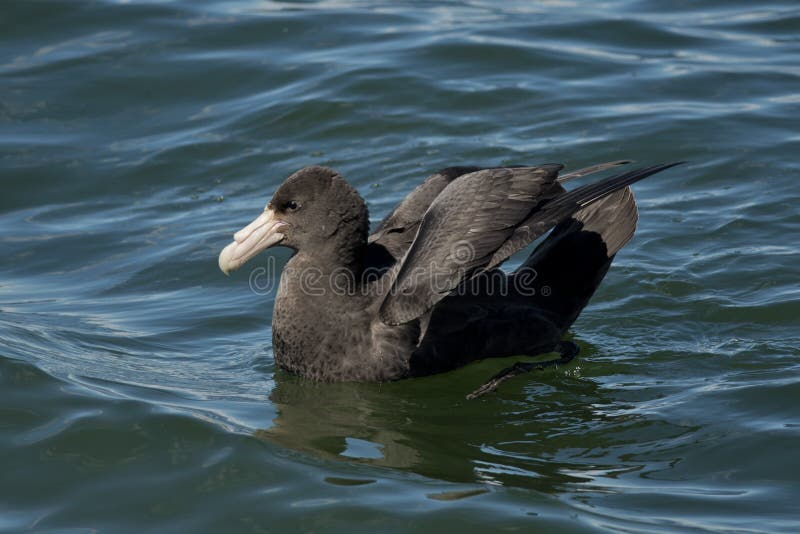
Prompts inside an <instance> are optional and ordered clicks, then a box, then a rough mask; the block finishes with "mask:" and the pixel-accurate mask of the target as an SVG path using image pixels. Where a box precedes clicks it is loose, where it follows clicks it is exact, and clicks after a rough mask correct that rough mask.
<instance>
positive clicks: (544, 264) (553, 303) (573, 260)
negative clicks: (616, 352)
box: [515, 187, 638, 330]
mask: <svg viewBox="0 0 800 534" xmlns="http://www.w3.org/2000/svg"><path fill="white" fill-rule="evenodd" d="M637 220H638V210H637V208H636V200H635V199H634V196H633V192H632V191H631V189H630V187H625V188H623V189H620V190H618V191H615V192H613V193H611V194H607V195H606V196H604V197H602V198H600V199H599V200H596V201H594V202H592V203H591V204H589V205H587V206H585V207H583V208H581V209H579V210H578V211H576V212H575V213H574V214H573V215H572V216H571V217H570V218H568V219H567V220H565V221H563V222H561V223H560V224H558V225H557V226H556V227H555V228H554V229H553V231H552V232H551V233H550V235H548V236H547V238H546V239H545V240H544V241H543V242H542V243H541V244H540V245H539V246H538V247H536V249H535V250H534V251H533V252H532V253H531V255H530V256H529V257H528V259H527V260H526V261H525V262H524V263H523V265H522V266H521V267H520V268H519V269H517V271H516V273H515V274H517V273H522V272H523V271H524V270H527V272H528V273H530V272H534V273H535V281H536V282H535V283H536V287H537V288H538V291H537V292H536V294H535V295H533V296H532V297H531V298H532V299H533V300H534V305H536V306H537V307H539V308H541V309H543V310H545V311H547V312H549V314H550V315H551V316H552V317H553V319H554V322H555V323H556V324H558V326H559V327H560V328H561V329H562V330H566V329H567V328H569V326H570V325H571V324H572V323H573V322H574V321H575V319H576V318H577V317H578V314H579V313H580V312H581V310H582V309H583V308H584V307H585V306H586V304H587V303H588V302H589V299H590V298H591V297H592V295H594V293H595V291H596V290H597V288H598V286H599V285H600V283H601V282H602V281H603V278H604V277H605V275H606V273H607V272H608V269H609V267H610V266H611V262H612V261H613V259H614V255H615V254H616V253H617V252H618V251H619V250H620V249H621V248H622V247H623V246H624V245H625V244H626V243H627V242H628V241H629V240H630V239H631V237H633V233H634V231H635V230H636V223H637ZM531 270H532V271H531Z"/></svg>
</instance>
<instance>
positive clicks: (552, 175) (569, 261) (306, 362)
mask: <svg viewBox="0 0 800 534" xmlns="http://www.w3.org/2000/svg"><path fill="white" fill-rule="evenodd" d="M628 163H630V161H629V160H618V161H612V162H608V163H600V164H596V165H592V166H590V167H586V168H582V169H579V170H576V171H573V172H569V173H562V171H563V169H564V166H563V165H561V164H554V163H550V164H539V165H531V166H499V167H481V166H455V167H447V168H445V169H442V170H440V171H438V172H435V173H433V174H432V175H430V176H428V177H427V178H426V179H425V180H424V181H422V182H421V183H420V184H419V185H418V186H417V187H416V188H414V189H413V190H412V191H411V192H410V193H409V194H408V195H407V196H406V197H405V198H404V199H403V200H402V201H400V203H399V204H398V205H397V206H396V207H395V208H394V209H393V210H392V211H391V212H390V213H389V214H388V215H386V217H385V218H384V219H383V220H382V221H381V222H380V224H378V226H377V227H376V228H375V230H374V231H373V232H371V233H370V231H369V228H370V220H369V211H368V208H367V204H366V202H365V200H364V198H363V197H362V196H361V195H360V194H359V193H358V191H357V190H356V189H355V188H354V187H353V186H352V185H350V184H349V183H348V182H347V181H346V180H345V179H344V178H343V177H342V176H341V175H340V174H339V173H338V172H337V171H335V170H333V169H331V168H328V167H324V166H319V165H312V166H308V167H304V168H302V169H300V170H298V171H296V172H295V173H293V174H291V175H290V176H289V177H288V178H287V179H286V180H285V181H284V182H283V184H282V185H280V186H279V187H278V188H277V190H276V191H275V193H274V194H273V196H272V198H271V199H270V200H269V201H268V202H267V204H266V206H265V208H264V210H263V212H262V213H261V214H260V215H259V216H258V217H257V218H256V219H255V220H253V221H252V222H251V223H250V224H248V225H247V226H245V227H244V228H242V229H241V230H239V231H238V232H236V233H235V234H234V240H233V241H232V242H231V243H230V244H228V245H227V246H226V247H224V249H223V250H222V251H221V252H220V254H219V258H218V263H219V267H220V269H221V270H222V271H223V272H224V273H225V274H226V275H227V274H229V273H230V272H232V271H234V270H236V269H238V268H240V267H241V266H242V265H244V264H245V263H246V262H247V261H248V260H250V259H252V258H253V257H254V256H256V255H257V254H259V253H260V252H262V251H264V250H266V249H268V248H270V247H274V246H282V247H288V248H289V249H291V250H292V251H293V254H292V256H291V258H290V259H289V260H288V262H287V263H286V264H285V266H284V267H283V270H282V272H281V275H280V281H279V283H278V289H277V294H276V296H275V305H274V309H273V315H272V342H273V352H274V357H275V362H276V363H277V365H278V366H280V367H281V368H283V369H285V370H287V371H289V372H291V373H294V374H297V375H301V376H303V377H305V378H308V379H311V380H314V381H322V382H340V381H353V382H387V381H394V380H399V379H406V378H413V377H420V376H426V375H431V374H435V373H443V372H447V371H451V370H453V369H456V368H458V367H461V366H464V365H467V364H469V363H470V362H473V361H476V360H482V359H486V358H498V357H509V356H522V355H525V356H534V355H539V354H544V353H550V352H556V353H558V354H559V358H556V359H553V360H549V361H546V362H538V363H533V362H527V361H521V362H517V363H516V364H514V366H512V367H509V368H506V369H503V370H502V371H501V372H499V373H497V374H496V375H494V376H492V377H491V378H490V379H489V380H487V381H486V382H485V383H484V384H482V385H481V386H480V387H478V388H476V389H475V390H474V391H472V392H470V393H469V395H467V397H468V398H477V397H479V396H482V395H485V394H486V393H489V392H491V391H495V390H496V389H497V388H498V387H499V385H500V384H502V383H503V382H505V381H506V380H508V379H510V378H512V377H514V376H518V375H520V374H523V373H526V372H529V371H531V370H534V369H542V368H545V367H548V366H554V365H558V364H562V363H567V362H569V361H571V360H572V359H573V358H574V357H575V356H576V355H577V354H578V352H579V348H578V347H577V345H575V344H574V343H572V342H571V341H565V340H564V339H563V338H564V336H565V335H566V334H567V331H568V330H569V328H570V327H571V326H572V324H573V323H574V322H575V320H576V319H577V317H578V315H579V314H580V312H581V311H582V310H583V309H584V307H585V306H586V305H587V303H588V302H589V299H590V298H591V297H592V295H593V294H594V293H595V290H596V289H597V288H598V286H599V285H600V283H601V281H602V280H603V278H604V276H605V275H606V273H607V271H608V269H609V267H610V265H611V263H612V261H613V259H614V257H615V255H616V254H617V252H618V251H619V250H620V249H621V248H622V247H623V246H624V245H625V244H626V243H627V242H628V241H629V240H630V239H631V237H632V236H633V234H634V231H635V229H636V224H637V221H638V210H637V206H636V201H635V199H634V196H633V193H632V191H631V188H630V186H631V185H632V184H634V183H635V182H638V181H639V180H642V179H644V178H646V177H648V176H651V175H653V174H656V173H658V172H661V171H664V170H666V169H669V168H671V167H673V166H675V165H678V164H680V163H683V162H677V163H668V164H658V165H651V166H647V167H642V168H637V169H633V170H630V171H627V172H618V173H617V174H615V175H613V176H610V177H607V178H603V179H600V180H598V181H595V182H593V183H588V184H586V185H582V186H579V187H576V188H573V189H571V190H567V189H566V188H565V187H564V184H565V183H566V182H568V181H570V180H572V179H575V178H580V177H583V176H587V175H590V174H594V173H597V172H601V171H607V170H609V169H614V170H616V171H619V169H617V167H619V166H621V165H625V164H628ZM543 236H546V237H544V238H543V239H542V240H541V242H540V243H539V244H538V245H537V246H536V247H535V248H534V249H533V251H532V252H531V253H530V255H529V256H528V257H527V259H526V260H525V261H524V262H522V263H521V265H520V266H519V267H517V268H516V269H514V270H513V271H511V272H506V271H505V270H503V269H502V268H501V266H502V264H503V262H504V261H505V260H507V259H508V258H509V257H511V256H512V255H513V254H514V253H516V252H518V251H521V250H522V249H524V248H525V247H527V246H528V245H530V244H532V243H533V242H534V241H536V240H538V239H539V238H542V237H543Z"/></svg>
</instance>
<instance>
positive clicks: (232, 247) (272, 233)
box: [219, 208, 286, 274]
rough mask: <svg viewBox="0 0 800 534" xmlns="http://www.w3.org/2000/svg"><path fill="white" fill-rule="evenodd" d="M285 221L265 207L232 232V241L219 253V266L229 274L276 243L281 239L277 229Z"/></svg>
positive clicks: (283, 224)
mask: <svg viewBox="0 0 800 534" xmlns="http://www.w3.org/2000/svg"><path fill="white" fill-rule="evenodd" d="M284 226H286V223H285V222H283V221H280V220H278V219H277V218H276V217H275V212H274V211H272V210H271V209H269V208H267V209H265V210H264V213H262V214H261V215H259V216H258V218H257V219H256V220H254V221H253V222H251V223H250V224H248V225H247V226H245V227H244V228H242V229H241V230H239V231H238V232H236V233H235V234H233V243H231V244H229V245H228V246H227V247H225V248H224V249H222V252H220V253H219V268H220V269H222V272H223V273H225V274H229V273H230V272H231V271H235V270H236V269H238V268H239V267H241V266H242V265H244V264H245V263H246V262H247V260H249V259H250V258H252V257H253V256H255V255H256V254H258V253H259V252H261V251H262V250H264V249H267V248H269V247H271V246H274V245H277V244H278V243H280V242H281V240H282V239H283V237H284V236H283V234H282V233H280V232H278V230H279V229H281V228H283V227H284Z"/></svg>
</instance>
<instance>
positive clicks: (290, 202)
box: [284, 200, 300, 211]
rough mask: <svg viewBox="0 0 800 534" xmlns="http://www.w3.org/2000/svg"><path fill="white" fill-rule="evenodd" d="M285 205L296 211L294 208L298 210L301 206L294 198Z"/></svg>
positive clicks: (288, 208)
mask: <svg viewBox="0 0 800 534" xmlns="http://www.w3.org/2000/svg"><path fill="white" fill-rule="evenodd" d="M284 207H285V208H286V209H287V210H290V211H294V210H296V209H297V208H299V207H300V204H298V203H297V202H296V201H294V200H290V201H289V202H287V203H286V204H285V205H284Z"/></svg>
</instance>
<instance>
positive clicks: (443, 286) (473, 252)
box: [380, 163, 677, 324]
mask: <svg viewBox="0 0 800 534" xmlns="http://www.w3.org/2000/svg"><path fill="white" fill-rule="evenodd" d="M673 165H677V163H673V164H667V165H654V166H651V167H646V168H643V169H636V170H633V171H630V172H627V173H624V174H619V175H616V176H612V177H610V178H606V179H603V180H600V181H598V182H595V183H592V184H587V185H584V186H581V187H578V188H577V189H574V190H572V191H565V190H564V189H563V188H562V187H561V186H560V185H559V184H558V182H557V181H556V180H557V178H558V171H560V170H561V169H562V168H563V166H562V165H557V164H551V165H542V166H539V167H522V168H498V169H487V170H482V171H478V172H474V173H470V174H467V175H464V176H461V177H460V178H459V179H458V180H455V181H453V182H451V183H450V184H448V185H447V186H446V187H445V188H444V190H443V191H442V192H441V193H440V194H439V195H438V196H437V197H436V199H435V200H434V201H433V202H432V203H431V205H430V207H429V208H428V210H427V211H426V212H425V215H424V217H423V219H422V223H421V224H420V227H419V230H418V232H417V234H416V237H415V239H414V241H413V242H412V244H411V246H410V248H409V249H408V252H407V254H406V256H405V257H404V259H403V261H402V264H401V265H400V267H399V269H398V270H397V274H396V276H395V277H394V280H393V282H392V285H391V287H390V290H389V292H388V293H387V295H386V297H385V298H384V300H383V303H382V304H381V308H380V317H381V320H382V321H383V322H385V323H387V324H402V323H406V322H408V321H411V320H413V319H416V318H418V317H420V316H421V315H423V314H424V313H426V312H427V311H428V310H430V309H431V308H432V307H433V306H434V305H435V304H436V303H437V302H439V301H440V300H441V299H443V298H444V297H446V296H447V295H448V294H450V292H451V291H453V290H454V289H456V288H457V287H458V286H459V284H460V283H461V282H462V281H464V280H466V279H469V278H470V277H471V276H472V275H473V274H475V273H476V272H478V271H480V270H484V269H491V268H492V267H495V266H497V265H499V264H500V263H502V262H503V261H505V260H506V259H507V258H508V257H509V256H511V255H512V254H514V253H515V252H517V251H519V250H521V249H522V248H524V247H525V246H527V245H528V244H530V243H531V242H533V241H534V240H535V239H536V238H538V237H540V236H542V235H544V234H545V233H546V232H547V231H548V230H550V228H552V227H553V226H555V225H557V224H558V223H560V222H561V221H563V220H565V219H567V218H568V217H569V216H571V215H572V214H573V213H575V212H576V211H578V210H579V209H581V208H585V207H586V206H589V205H590V204H592V203H593V202H595V201H597V200H599V199H601V198H603V197H604V196H606V195H608V194H610V193H613V192H614V191H617V190H619V189H622V188H624V187H627V186H629V185H631V184H633V183H634V182H637V181H639V180H641V179H643V178H646V177H647V176H650V175H652V174H655V173H657V172H659V171H662V170H665V169H667V168H669V167H672V166H673Z"/></svg>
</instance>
